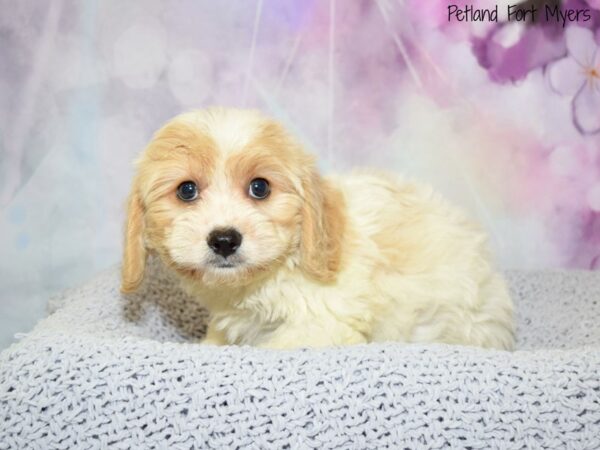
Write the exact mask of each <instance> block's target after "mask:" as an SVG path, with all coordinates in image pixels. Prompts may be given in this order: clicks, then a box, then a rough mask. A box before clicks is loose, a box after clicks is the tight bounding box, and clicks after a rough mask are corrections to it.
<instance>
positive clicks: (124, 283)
mask: <svg viewBox="0 0 600 450" xmlns="http://www.w3.org/2000/svg"><path fill="white" fill-rule="evenodd" d="M145 267H146V247H145V245H144V209H143V205H142V200H141V198H140V194H139V193H138V189H137V185H136V183H134V186H133V189H132V191H131V194H130V195H129V203H128V207H127V222H126V225H125V245H124V248H123V266H122V269H121V292H124V293H128V292H133V291H135V290H136V289H137V288H138V287H139V285H140V284H141V282H142V280H143V278H144V269H145Z"/></svg>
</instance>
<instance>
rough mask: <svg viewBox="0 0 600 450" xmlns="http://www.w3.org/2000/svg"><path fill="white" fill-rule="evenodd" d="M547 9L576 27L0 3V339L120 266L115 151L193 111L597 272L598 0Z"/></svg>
mask: <svg viewBox="0 0 600 450" xmlns="http://www.w3.org/2000/svg"><path fill="white" fill-rule="evenodd" d="M457 3H459V4H461V5H464V4H466V3H467V2H464V1H461V2H457ZM507 3H508V2H506V1H503V0H498V2H489V1H487V2H483V1H475V2H472V4H474V5H475V6H477V7H492V6H494V5H496V4H498V5H499V9H500V11H503V10H504V9H505V7H506V5H507ZM529 3H532V2H529ZM538 3H540V2H538ZM550 3H553V4H555V3H557V2H550ZM562 3H563V5H562V8H563V9H567V8H573V9H582V8H583V9H587V10H589V11H590V12H591V15H590V20H588V21H586V22H584V21H579V22H570V23H568V24H567V26H566V27H562V26H561V25H552V24H548V23H545V24H544V23H537V24H523V23H510V24H509V23H503V22H501V23H464V22H463V23H457V22H455V21H451V22H449V21H448V20H447V6H448V2H444V1H439V0H428V1H426V2H425V1H419V0H404V1H402V0H398V1H392V0H379V1H374V0H344V1H342V0H322V1H316V0H255V1H241V0H239V1H236V0H224V1H218V2H217V1H209V0H205V1H198V0H178V1H175V0H173V1H158V0H148V1H128V2H123V1H116V0H106V1H93V0H91V1H86V2H76V1H60V0H56V1H37V0H20V1H11V0H1V1H0V254H1V256H2V257H1V258H0V347H3V346H6V345H8V343H9V342H11V341H12V339H13V335H14V334H15V333H17V332H26V331H27V330H28V329H30V328H31V327H32V326H33V324H34V323H35V321H36V320H38V319H39V318H40V317H42V316H43V314H44V308H45V302H46V299H47V297H48V295H50V294H51V293H53V292H56V291H58V290H60V289H63V288H65V287H69V286H72V285H75V284H77V283H81V282H82V281H84V280H85V279H86V278H88V277H90V276H92V275H93V274H94V273H96V272H98V271H100V270H102V269H104V268H106V267H109V266H111V265H113V264H116V263H118V261H119V258H120V246H121V233H122V231H121V230H122V223H123V218H124V207H123V206H124V200H125V197H126V195H127V191H128V187H129V183H130V179H131V176H132V164H131V162H132V160H133V159H134V158H135V156H136V155H137V154H138V153H139V152H140V151H141V150H142V149H143V148H144V145H145V143H146V142H147V141H148V139H149V138H150V135H151V133H152V132H153V130H155V129H156V128H157V127H158V126H160V125H161V124H162V123H163V122H164V121H166V120H167V119H169V118H170V117H172V116H173V115H175V114H177V113H179V112H181V111H184V110H188V109H191V108H201V107H204V106H208V105H229V106H238V107H255V108H260V109H262V110H264V111H265V112H266V113H268V114H270V115H273V116H275V117H276V118H278V119H279V120H280V121H282V122H283V123H285V124H286V125H287V126H288V127H289V128H290V129H291V130H292V131H293V132H294V133H295V134H296V135H297V136H298V137H299V138H300V139H301V140H302V142H303V143H304V145H305V146H306V147H307V148H308V149H309V150H310V151H312V152H314V153H316V154H318V155H319V158H320V161H321V166H322V168H323V170H324V171H325V172H330V171H345V170H350V169H351V168H352V167H357V166H358V167H362V166H367V165H368V166H374V167H378V168H385V169H387V170H392V171H395V172H398V173H402V174H404V175H405V176H406V177H412V178H417V179H420V180H422V181H424V182H427V183H430V184H433V185H434V186H435V187H436V188H437V189H439V190H440V191H442V192H443V193H444V194H445V195H446V196H447V197H448V198H450V199H451V200H452V201H453V202H455V203H458V204H460V205H462V206H463V207H464V208H466V209H467V210H468V211H469V213H470V214H471V215H472V216H473V217H474V218H476V219H477V220H479V221H480V222H481V223H482V224H483V226H484V227H485V228H486V229H487V230H488V231H489V233H490V235H491V245H492V247H493V250H494V253H495V255H496V259H497V262H498V264H499V265H500V266H501V267H503V268H522V269H528V268H578V269H598V268H600V149H599V147H600V51H599V50H598V45H599V44H600V32H599V29H600V2H598V0H588V1H584V0H578V1H563V2H562ZM470 4H471V3H470ZM501 18H502V17H501Z"/></svg>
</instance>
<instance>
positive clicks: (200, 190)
mask: <svg viewBox="0 0 600 450" xmlns="http://www.w3.org/2000/svg"><path fill="white" fill-rule="evenodd" d="M342 204H343V199H342V197H341V195H340V194H339V193H338V192H337V191H336V190H335V189H333V187H331V186H329V185H328V184H327V183H326V182H325V181H324V180H323V179H322V178H321V177H320V176H319V174H318V173H317V171H316V168H315V165H314V161H313V159H312V157H310V156H309V155H307V154H306V153H305V152H304V151H303V150H302V149H301V148H300V146H299V145H298V144H297V143H296V142H295V140H294V139H293V138H292V137H291V136H290V135H289V134H288V133H287V132H286V131H285V130H284V129H283V127H282V126H280V125H279V124H277V123H276V122H274V121H272V120H269V119H267V118H265V117H264V116H262V115H261V114H260V113H258V112H256V111H245V110H231V109H211V110H207V111H197V112H191V113H186V114H183V115H180V116H178V117H176V118H175V119H173V120H172V121H170V122H169V123H167V124H166V125H165V126H164V127H163V128H162V129H160V130H159V131H158V132H157V133H156V135H155V136H154V138H153V140H152V141H151V142H150V144H149V145H148V147H147V148H146V150H145V151H144V153H143V154H142V156H141V158H140V159H139V161H138V163H137V174H136V176H135V179H134V182H133V188H132V191H131V194H130V197H129V206H128V218H127V225H126V233H125V248H124V255H123V271H122V286H121V288H122V291H123V292H131V291H134V290H135V289H136V288H137V287H138V286H139V284H140V283H141V281H142V279H143V275H144V267H145V261H146V255H147V252H148V251H153V252H156V253H157V254H158V255H159V256H160V258H161V259H162V260H163V262H164V263H166V264H167V265H168V266H170V267H172V268H173V269H175V270H176V271H177V272H178V273H179V274H180V275H182V276H184V277H186V278H189V279H192V280H195V281H197V282H199V283H203V284H205V285H207V286H224V285H231V286H238V285H243V284H246V283H248V282H251V281H252V280H254V279H255V278H256V277H257V276H259V275H260V274H266V273H269V272H272V271H274V270H278V269H279V268H280V267H281V266H282V265H284V264H285V265H286V267H292V268H294V267H297V269H298V270H303V271H304V272H305V273H306V274H307V275H309V276H311V277H313V278H316V279H318V280H321V281H323V282H326V281H330V280H332V279H333V278H335V275H336V273H337V271H338V267H339V264H340V251H341V240H342V237H343V236H342V235H343V231H344V217H343V213H342V211H343V210H342Z"/></svg>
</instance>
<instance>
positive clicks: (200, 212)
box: [123, 109, 514, 349]
mask: <svg viewBox="0 0 600 450" xmlns="http://www.w3.org/2000/svg"><path fill="white" fill-rule="evenodd" d="M255 177H262V178H265V179H267V180H269V181H270V182H271V185H272V193H271V195H270V196H269V197H268V198H267V199H265V200H261V201H256V200H254V199H251V198H249V197H248V196H247V195H246V191H245V189H246V186H247V184H248V182H249V180H251V179H252V178H255ZM186 180H194V181H197V183H198V185H199V186H201V190H200V192H201V194H200V198H199V199H198V200H196V201H195V202H193V203H190V204H183V203H182V202H181V201H179V200H178V199H177V198H176V195H175V192H176V188H177V186H178V185H179V184H180V183H181V182H182V181H186ZM218 227H234V228H236V229H238V230H239V231H240V233H241V234H242V235H243V241H242V245H241V247H240V249H239V250H238V252H237V253H236V254H235V255H234V256H233V261H235V263H236V267H234V268H225V269H224V268H219V267H216V266H214V263H213V259H214V258H213V256H214V255H212V254H211V250H210V249H209V248H208V246H207V244H206V239H207V236H208V233H210V231H211V230H213V229H215V228H218ZM147 251H150V252H154V253H157V254H158V255H159V256H160V257H161V258H162V260H163V261H164V262H165V263H166V264H167V265H168V266H169V267H171V268H173V269H174V270H175V272H176V273H178V274H179V276H180V278H181V281H182V284H183V286H184V287H185V289H187V290H188V291H189V292H190V293H191V294H192V295H194V296H195V297H196V298H197V299H198V301H200V302H202V303H203V304H204V305H205V306H206V307H207V308H208V309H209V311H210V313H211V320H210V324H209V328H208V333H207V336H206V339H205V343H210V344H216V345H224V344H248V345H255V346H261V347H269V348H294V347H319V346H330V345H345V344H356V343H365V342H376V341H390V340H392V341H401V342H421V343H424V342H444V343H449V344H461V345H476V346H482V347H490V348H500V349H511V348H512V347H513V343H514V337H513V317H512V302H511V300H510V297H509V295H508V292H507V289H506V287H505V284H504V281H503V280H502V278H501V276H500V275H499V274H498V273H496V272H495V271H494V269H493V268H492V266H491V264H490V256H489V254H488V250H487V244H486V236H485V234H484V233H483V232H482V231H481V230H480V229H479V228H478V227H477V226H476V225H475V224H473V223H471V222H470V221H468V220H467V219H466V218H465V217H464V215H463V214H462V213H461V212H460V211H458V210H457V209H456V208H454V207H452V206H450V205H448V204H447V203H446V202H445V201H444V200H443V199H442V198H441V197H440V196H438V195H437V194H436V193H434V192H433V191H432V190H431V189H430V188H429V187H427V186H422V185H419V184H417V183H413V182H408V181H405V180H402V179H400V178H395V177H392V176H391V175H386V174H381V173H369V172H357V173H354V174H349V175H345V176H339V177H330V178H322V177H321V176H320V175H319V174H318V172H317V171H316V169H315V166H314V164H313V161H312V158H311V157H310V156H308V155H306V154H305V153H304V152H303V150H302V149H301V148H300V146H299V145H298V144H297V143H296V142H295V140H294V139H293V138H292V137H291V136H289V135H288V134H287V132H286V131H285V130H284V129H283V128H282V127H281V126H280V125H278V124H276V123H274V122H272V121H271V120H270V119H268V118H265V117H263V116H262V115H261V114H259V113H257V112H255V111H243V110H229V109H212V110H208V111H197V112H192V113H187V114H184V115H182V116H179V117H177V118H175V119H174V120H173V121H171V122H170V123H169V124H167V125H166V126H165V127H164V128H163V129H162V130H160V131H159V132H158V133H157V135H156V136H155V138H154V140H153V141H152V142H151V143H150V145H149V147H148V149H147V150H146V152H145V153H144V154H143V155H142V158H141V159H140V161H139V163H138V175H137V177H136V180H135V181H134V187H133V189H132V194H131V197H130V206H129V218H128V226H127V233H126V243H125V256H124V265H123V290H124V291H125V292H128V291H132V290H134V289H135V288H136V287H137V286H138V285H139V283H140V282H141V279H142V277H143V268H144V259H145V257H146V252H147Z"/></svg>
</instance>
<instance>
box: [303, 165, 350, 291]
mask: <svg viewBox="0 0 600 450" xmlns="http://www.w3.org/2000/svg"><path fill="white" fill-rule="evenodd" d="M311 172H312V173H311V174H310V175H308V176H307V177H306V178H305V180H304V181H303V188H304V195H305V198H304V205H303V207H302V236H301V238H300V258H301V260H300V264H301V267H302V269H303V270H304V271H305V272H306V273H308V274H309V275H310V276H312V277H314V278H316V279H317V280H320V281H323V282H328V281H333V280H335V277H336V275H337V273H338V271H339V268H340V262H341V261H340V260H341V251H342V240H343V239H344V231H345V229H346V216H345V212H344V207H345V203H344V199H343V197H342V194H341V193H340V192H339V191H338V190H337V189H335V188H334V187H333V186H332V185H330V184H329V183H328V182H327V181H325V180H323V179H322V178H321V176H320V175H319V174H318V173H317V172H316V171H311Z"/></svg>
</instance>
